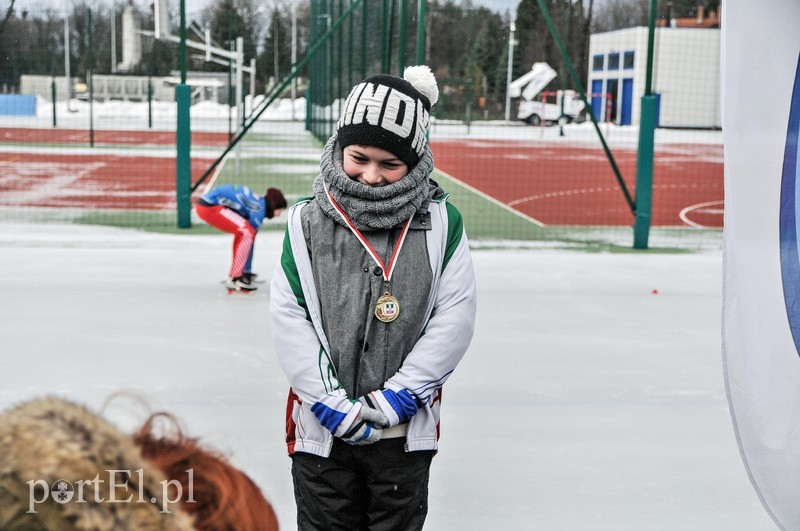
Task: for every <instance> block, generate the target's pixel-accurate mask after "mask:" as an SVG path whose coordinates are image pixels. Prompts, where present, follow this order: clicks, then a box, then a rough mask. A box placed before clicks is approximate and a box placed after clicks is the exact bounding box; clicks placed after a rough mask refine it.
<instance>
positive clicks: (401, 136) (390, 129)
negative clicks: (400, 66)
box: [337, 65, 439, 169]
mask: <svg viewBox="0 0 800 531" xmlns="http://www.w3.org/2000/svg"><path fill="white" fill-rule="evenodd" d="M438 100H439V88H438V87H437V86H436V78H435V77H434V75H433V72H431V69H430V68H428V67H427V66H424V65H420V66H410V67H408V68H406V69H405V71H404V72H403V77H402V78H399V77H395V76H389V75H377V76H372V77H370V78H368V79H366V80H364V81H363V82H361V83H359V84H358V85H356V86H355V87H353V90H351V91H350V95H349V96H347V100H346V101H345V105H344V111H343V112H342V115H341V117H340V118H339V122H338V124H337V128H338V141H339V145H341V146H342V148H344V147H347V146H350V145H353V144H358V145H365V146H374V147H378V148H381V149H385V150H386V151H388V152H390V153H392V154H393V155H395V156H396V157H397V158H399V159H400V160H402V161H403V162H404V163H405V164H407V165H408V167H409V169H410V168H413V167H414V166H415V165H416V164H417V162H418V161H419V158H420V157H421V156H422V154H423V153H424V152H425V147H426V146H427V143H428V127H429V126H430V112H431V106H433V105H434V104H436V102H437V101H438Z"/></svg>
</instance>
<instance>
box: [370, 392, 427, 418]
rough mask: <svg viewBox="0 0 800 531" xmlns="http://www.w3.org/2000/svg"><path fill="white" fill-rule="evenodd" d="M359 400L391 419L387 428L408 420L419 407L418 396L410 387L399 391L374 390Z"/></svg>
mask: <svg viewBox="0 0 800 531" xmlns="http://www.w3.org/2000/svg"><path fill="white" fill-rule="evenodd" d="M359 400H360V401H361V403H363V404H364V405H366V406H368V407H371V408H373V409H377V410H379V411H382V412H383V413H384V414H385V415H386V418H387V419H388V420H389V423H388V424H387V425H386V427H387V428H391V427H392V426H397V425H398V424H403V423H405V422H408V421H409V420H411V417H413V416H414V415H416V414H417V410H418V409H419V403H417V398H416V397H415V396H414V395H412V394H411V392H410V391H409V390H408V389H401V390H399V391H397V392H395V391H392V390H391V389H382V390H379V391H373V392H371V393H369V394H368V395H364V396H362V397H361V398H360V399H359Z"/></svg>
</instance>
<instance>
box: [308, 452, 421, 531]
mask: <svg viewBox="0 0 800 531" xmlns="http://www.w3.org/2000/svg"><path fill="white" fill-rule="evenodd" d="M404 443H405V438H402V437H401V438H398V439H386V440H383V441H378V442H377V443H374V444H369V445H363V446H352V445H349V444H347V443H345V442H343V441H341V440H340V439H334V442H333V449H332V450H331V455H330V457H329V458H327V459H326V458H324V457H319V456H316V455H312V454H307V453H303V452H296V453H295V454H294V455H293V456H292V478H293V479H294V497H295V501H296V502H297V529H298V531H311V530H320V531H323V530H324V531H334V530H343V531H344V530H346V531H362V530H370V531H380V530H387V531H389V530H392V531H403V530H407V531H411V530H420V529H422V524H423V523H424V522H425V516H426V515H427V514H428V477H429V474H430V467H431V460H432V459H433V453H434V452H433V451H423V452H406V451H405V449H404V448H403V445H404Z"/></svg>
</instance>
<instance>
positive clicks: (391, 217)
mask: <svg viewBox="0 0 800 531" xmlns="http://www.w3.org/2000/svg"><path fill="white" fill-rule="evenodd" d="M343 157H344V155H343V152H342V148H341V147H339V145H338V143H337V142H336V135H335V134H334V135H333V136H332V137H331V138H330V140H328V143H327V144H326V145H325V149H324V151H323V153H322V159H321V162H320V174H319V176H317V178H316V179H315V180H314V200H315V201H316V202H317V204H318V205H319V206H320V208H322V211H323V212H325V214H326V215H327V216H328V217H329V218H331V219H333V220H334V221H336V222H337V223H339V224H340V225H344V226H346V223H345V222H344V220H343V219H342V217H341V216H340V215H339V213H338V212H336V210H335V209H334V208H333V205H331V203H330V201H328V197H327V194H326V193H325V187H326V186H327V188H328V191H329V192H330V193H331V195H332V196H333V198H334V200H335V201H336V202H337V203H338V204H339V206H341V207H342V209H343V210H344V211H345V213H346V214H347V216H348V217H349V218H350V220H351V221H352V222H353V224H354V225H355V226H356V227H357V228H358V229H359V230H364V231H370V230H381V229H390V228H392V227H396V226H398V225H401V224H402V223H403V222H404V221H405V220H407V219H408V218H410V217H412V216H413V215H414V214H415V213H416V212H418V211H422V212H424V211H426V210H427V206H428V203H429V201H430V199H431V198H432V197H433V195H434V194H435V193H436V191H437V189H438V185H437V184H436V183H435V182H434V181H431V180H430V173H431V171H433V154H432V153H431V150H430V149H428V148H426V149H425V153H423V155H422V158H420V160H419V162H418V163H417V165H416V166H414V168H413V169H412V170H411V171H410V172H409V174H408V175H406V176H405V177H403V178H402V179H400V180H399V181H397V182H395V183H392V184H388V185H386V186H376V187H373V186H368V185H366V184H362V183H360V182H358V181H356V180H354V179H351V178H350V177H348V176H347V174H346V173H345V172H344V170H343V169H342V160H343Z"/></svg>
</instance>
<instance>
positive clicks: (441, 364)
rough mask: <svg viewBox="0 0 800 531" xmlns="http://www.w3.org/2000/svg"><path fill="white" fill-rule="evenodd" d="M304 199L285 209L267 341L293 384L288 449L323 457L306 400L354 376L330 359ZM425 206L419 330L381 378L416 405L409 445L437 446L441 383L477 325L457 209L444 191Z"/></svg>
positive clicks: (326, 439) (327, 440)
mask: <svg viewBox="0 0 800 531" xmlns="http://www.w3.org/2000/svg"><path fill="white" fill-rule="evenodd" d="M308 204H309V201H308V200H305V201H301V202H298V203H297V204H296V205H294V206H293V207H292V208H291V209H290V210H289V213H288V218H289V220H288V224H287V229H286V235H285V237H284V243H283V253H282V256H281V261H280V263H279V264H278V266H277V268H276V271H275V274H274V275H273V278H272V284H271V288H270V315H271V320H272V338H273V343H274V345H275V349H276V352H277V355H278V359H279V361H280V364H281V366H282V368H283V371H284V373H285V374H286V376H287V378H288V380H289V383H290V385H291V389H290V391H289V401H288V404H287V411H286V430H287V433H286V440H287V445H288V451H289V453H290V454H292V453H294V452H308V453H312V454H316V455H320V456H323V457H327V456H328V455H330V450H331V446H332V443H333V435H332V434H331V433H330V432H329V431H328V430H327V429H326V428H325V427H323V426H322V425H321V424H320V423H319V422H318V421H317V418H316V417H315V416H314V414H313V413H312V412H311V406H312V405H313V404H314V403H315V402H316V401H317V400H319V399H320V398H321V397H323V396H324V395H326V394H330V393H339V394H341V395H342V396H346V395H347V391H346V390H345V387H346V386H344V385H343V384H342V382H344V381H347V382H348V385H347V387H351V386H352V385H357V384H352V383H349V382H351V381H352V378H351V376H352V375H350V374H341V372H342V371H348V370H350V369H349V368H348V367H337V366H336V363H335V359H339V358H337V357H336V356H335V353H334V356H332V355H331V354H332V353H331V347H330V341H329V339H328V337H326V333H325V329H326V328H327V329H330V328H328V327H330V323H328V324H327V325H324V324H323V315H322V312H321V307H322V304H321V302H320V291H319V289H318V287H317V285H316V282H315V274H314V273H315V271H314V267H315V266H314V264H313V263H312V259H311V257H310V256H309V248H308V246H307V242H306V237H310V238H313V237H314V234H313V229H312V230H311V232H312V234H311V235H310V236H309V235H306V234H304V231H303V221H302V219H301V213H302V211H303V208H305V207H306V206H307V205H308ZM428 210H429V214H430V218H429V219H430V229H429V230H425V232H424V238H425V247H427V257H428V261H429V264H430V272H431V273H432V278H431V283H430V291H429V294H428V301H427V307H426V308H424V312H425V315H424V318H423V319H420V320H419V322H421V323H422V326H421V327H420V329H419V330H415V331H413V333H414V335H413V336H410V337H412V346H410V351H409V352H408V353H407V354H406V355H405V357H404V359H402V361H401V365H400V367H399V370H397V371H396V372H394V373H393V374H389V375H387V376H388V379H387V380H386V381H385V382H384V383H383V385H382V387H383V388H385V389H392V390H394V391H400V390H402V389H407V390H409V391H411V392H412V393H413V394H414V395H415V396H416V398H417V400H418V402H419V403H421V404H422V406H421V407H420V408H419V411H418V412H417V414H416V415H414V416H413V417H412V418H411V420H410V422H409V425H408V432H407V435H406V450H407V451H417V450H436V449H437V448H438V435H439V433H438V425H439V408H440V398H441V387H442V385H443V384H444V382H445V381H446V380H447V378H448V377H449V376H450V374H451V373H452V372H453V370H454V369H455V367H456V365H457V364H458V363H459V361H460V360H461V358H462V357H463V355H464V353H465V352H466V350H467V347H468V346H469V343H470V341H471V339H472V334H473V330H474V324H475V310H476V288H475V274H474V270H473V267H472V258H471V255H470V251H469V244H468V241H467V237H466V233H465V232H464V227H463V220H462V218H461V214H460V213H459V212H458V210H457V209H456V208H455V207H454V206H452V205H450V204H449V203H447V196H446V195H443V196H440V197H438V198H435V199H433V200H432V201H431V203H430V205H429V207H428ZM350 237H351V238H353V241H356V240H355V237H354V236H352V235H351V236H350ZM359 245H360V244H359ZM402 252H405V248H404V250H403V251H402ZM423 252H424V251H423ZM401 254H402V253H401ZM415 258H416V257H415ZM401 259H402V258H401ZM329 270H330V268H329ZM364 270H365V271H366V268H365V269H364ZM334 285H336V284H334ZM401 301H402V299H401ZM402 307H403V306H402V302H401V308H402ZM420 308H422V306H420ZM401 312H402V310H401ZM328 318H329V319H331V317H330V316H329V317H328ZM367 318H368V319H369V318H372V319H375V318H374V317H367ZM376 321H377V319H376ZM354 326H356V325H354ZM388 326H393V325H392V324H389V325H388ZM414 337H416V338H418V339H417V340H416V342H413V338H414ZM356 370H357V369H356ZM356 379H357V378H356ZM371 390H373V389H366V390H364V389H362V390H360V391H357V392H362V393H363V392H364V391H367V392H368V391H371ZM348 398H350V399H357V398H358V396H349V397H348Z"/></svg>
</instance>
